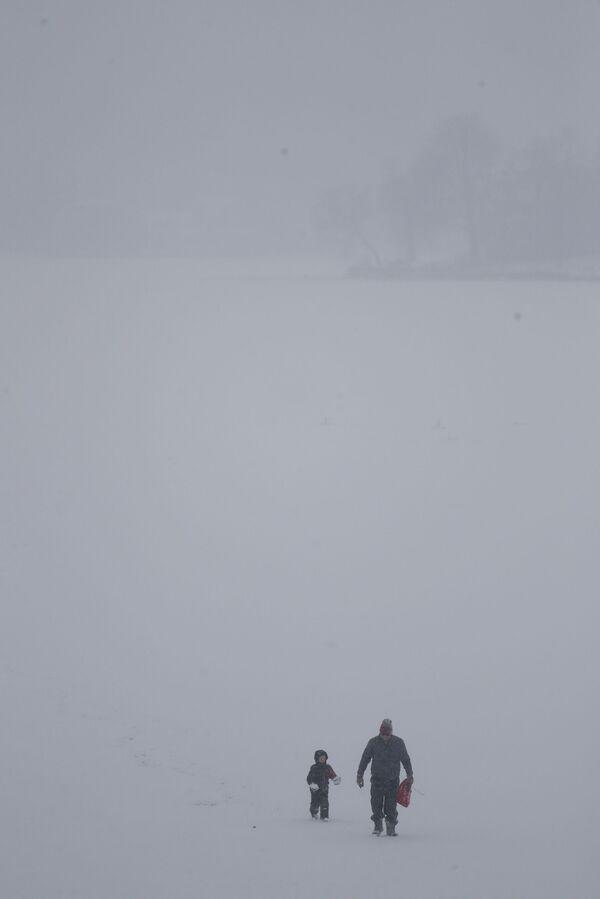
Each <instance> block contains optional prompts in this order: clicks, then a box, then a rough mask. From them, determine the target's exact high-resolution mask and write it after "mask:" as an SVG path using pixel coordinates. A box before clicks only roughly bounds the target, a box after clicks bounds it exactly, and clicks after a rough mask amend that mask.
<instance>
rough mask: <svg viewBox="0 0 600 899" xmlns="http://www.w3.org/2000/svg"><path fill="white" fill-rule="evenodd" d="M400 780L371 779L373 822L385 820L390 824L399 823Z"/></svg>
mask: <svg viewBox="0 0 600 899" xmlns="http://www.w3.org/2000/svg"><path fill="white" fill-rule="evenodd" d="M398 784H399V780H398V778H396V779H395V780H378V779H377V778H375V777H372V778H371V811H372V812H373V814H372V815H371V821H381V820H382V819H383V818H385V820H386V821H387V822H388V824H396V822H397V821H398V808H397V805H396V802H397V800H396V795H397V793H398Z"/></svg>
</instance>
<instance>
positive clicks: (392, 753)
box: [357, 735, 413, 781]
mask: <svg viewBox="0 0 600 899" xmlns="http://www.w3.org/2000/svg"><path fill="white" fill-rule="evenodd" d="M369 762H371V780H385V781H390V780H400V765H401V764H402V765H404V767H405V768H406V773H407V775H408V776H409V777H412V773H413V771H412V765H411V763H410V757H409V755H408V752H407V751H406V746H405V745H404V740H401V739H400V737H396V736H394V735H392V736H391V737H390V739H389V741H388V742H387V743H386V742H385V740H384V739H383V738H382V737H381V735H378V736H377V737H372V739H370V740H369V742H368V743H367V745H366V747H365V751H364V752H363V754H362V757H361V760H360V762H359V764H358V771H357V774H360V775H361V777H362V775H363V774H364V773H365V769H366V767H367V765H368V764H369Z"/></svg>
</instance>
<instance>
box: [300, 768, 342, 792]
mask: <svg viewBox="0 0 600 899" xmlns="http://www.w3.org/2000/svg"><path fill="white" fill-rule="evenodd" d="M334 777H337V774H336V773H335V771H334V770H333V768H332V767H331V765H328V764H327V762H326V763H325V764H324V765H321V764H320V762H315V764H314V765H311V768H310V771H309V772H308V775H307V777H306V783H307V784H318V785H319V789H320V790H324V791H327V790H328V789H329V781H330V780H333V778H334Z"/></svg>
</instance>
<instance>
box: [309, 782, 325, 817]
mask: <svg viewBox="0 0 600 899" xmlns="http://www.w3.org/2000/svg"><path fill="white" fill-rule="evenodd" d="M310 813H311V815H312V816H313V818H314V817H315V815H317V814H318V813H320V814H321V818H328V817H329V788H328V787H326V788H325V789H324V790H323V789H321V790H315V792H314V793H313V792H312V791H311V794H310Z"/></svg>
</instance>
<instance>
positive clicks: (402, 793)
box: [396, 778, 412, 808]
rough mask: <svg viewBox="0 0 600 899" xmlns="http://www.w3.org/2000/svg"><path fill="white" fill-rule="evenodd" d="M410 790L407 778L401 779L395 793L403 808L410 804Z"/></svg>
mask: <svg viewBox="0 0 600 899" xmlns="http://www.w3.org/2000/svg"><path fill="white" fill-rule="evenodd" d="M411 790H412V786H411V784H409V782H408V778H407V779H406V780H403V781H402V783H401V784H400V786H399V787H398V792H397V793H396V801H397V802H398V803H399V804H400V805H403V806H404V808H408V806H409V805H410V791H411Z"/></svg>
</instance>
